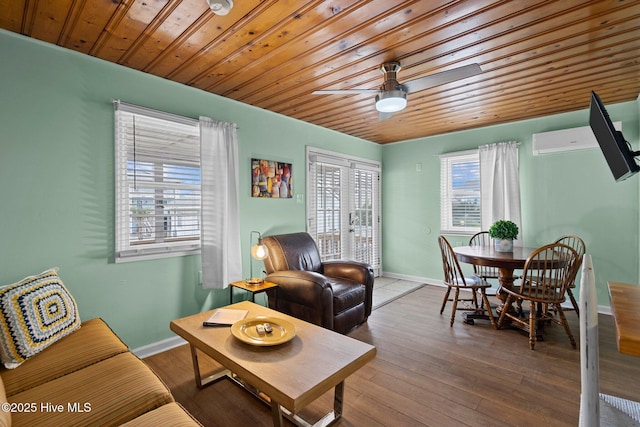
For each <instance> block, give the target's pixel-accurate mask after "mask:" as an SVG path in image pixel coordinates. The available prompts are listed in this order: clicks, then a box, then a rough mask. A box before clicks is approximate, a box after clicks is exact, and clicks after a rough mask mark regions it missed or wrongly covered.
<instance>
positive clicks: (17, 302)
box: [0, 270, 200, 427]
mask: <svg viewBox="0 0 640 427" xmlns="http://www.w3.org/2000/svg"><path fill="white" fill-rule="evenodd" d="M12 293H13V295H12ZM32 295H35V297H33V299H32V300H33V305H32V302H31V301H30V300H29V298H31V296H32ZM12 306H15V307H21V308H22V310H17V311H18V312H23V313H29V312H30V311H31V312H33V310H31V308H33V307H40V308H41V310H40V312H39V313H38V314H35V315H34V314H33V313H32V314H30V315H29V316H30V317H29V316H27V315H22V314H21V315H19V317H16V316H18V315H17V314H16V313H15V311H16V310H13V308H11V307H12ZM36 311H37V310H36ZM34 316H36V317H38V316H40V318H39V319H38V320H37V321H36V320H35V319H34ZM12 319H13V320H16V319H17V322H16V323H12ZM78 320H79V318H78V316H77V307H75V302H74V301H73V299H71V298H70V295H69V294H68V292H66V289H65V288H64V286H63V285H62V282H61V281H60V280H59V278H58V277H57V275H56V274H55V270H49V271H46V272H44V273H42V274H41V275H38V276H31V277H28V278H26V279H24V280H23V281H21V282H20V283H18V284H13V285H9V286H5V287H2V288H0V341H2V342H1V343H0V357H1V359H2V363H3V367H2V368H0V427H5V426H90V425H100V426H115V425H124V426H129V427H133V426H163V425H166V426H168V425H171V426H198V425H200V424H199V423H198V422H197V421H196V420H195V419H194V418H193V417H192V416H191V415H190V414H189V413H187V412H186V411H185V410H184V409H183V408H182V407H181V406H180V405H179V404H178V403H177V402H176V401H175V400H174V398H173V396H172V394H171V392H170V391H169V389H168V388H167V387H166V385H165V384H164V383H163V382H162V380H160V378H158V376H156V374H155V373H154V372H153V371H152V370H151V369H150V368H149V367H148V366H147V365H146V364H145V363H144V362H142V361H141V360H140V359H139V358H138V357H137V356H135V355H134V354H133V353H131V352H130V351H129V349H128V348H127V346H126V345H125V344H124V343H123V342H122V341H121V340H120V338H119V337H118V336H117V335H116V334H115V333H114V332H113V331H112V330H111V329H110V328H109V326H108V325H107V324H106V323H105V322H104V321H103V320H102V319H100V318H93V319H90V320H87V321H83V322H81V323H78ZM37 322H40V323H41V325H40V326H41V328H40V329H41V330H40V332H42V331H45V332H51V328H52V325H54V324H55V325H56V327H55V329H56V334H58V335H55V334H49V335H46V336H45V335H38V333H37V332H36V331H31V332H30V336H31V337H32V338H34V339H33V341H34V342H32V343H29V345H26V344H25V343H24V342H18V341H19V333H20V331H19V330H20V329H25V328H30V327H31V326H29V325H30V324H33V323H37ZM9 335H11V336H13V341H12V340H11V339H8V336H9ZM36 337H37V339H36ZM43 337H44V338H43ZM47 339H50V341H48V342H47ZM16 342H18V343H17V344H16ZM43 342H46V343H45V344H44V346H40V347H37V345H38V344H42V343H43ZM34 345H36V346H34ZM30 349H31V350H30Z"/></svg>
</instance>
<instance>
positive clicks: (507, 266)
mask: <svg viewBox="0 0 640 427" xmlns="http://www.w3.org/2000/svg"><path fill="white" fill-rule="evenodd" d="M536 249H538V248H529V247H524V246H514V247H513V251H512V252H499V251H496V250H495V248H494V247H493V246H490V245H489V246H487V245H485V246H456V247H454V248H453V252H454V253H455V254H456V257H457V258H458V261H461V262H464V263H467V264H473V265H481V266H485V267H495V268H497V269H498V283H499V284H500V286H502V287H505V288H508V289H510V288H511V287H512V286H513V281H514V275H513V272H514V271H515V270H519V269H522V268H524V264H525V262H526V261H527V258H529V255H531V253H532V252H533V251H535V250H536ZM498 293H499V292H498ZM498 297H499V298H500V296H498ZM501 299H503V298H501Z"/></svg>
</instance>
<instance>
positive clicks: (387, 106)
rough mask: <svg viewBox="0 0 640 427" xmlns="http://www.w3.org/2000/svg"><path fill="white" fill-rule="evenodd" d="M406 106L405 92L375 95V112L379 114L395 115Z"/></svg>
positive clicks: (391, 91) (386, 92)
mask: <svg viewBox="0 0 640 427" xmlns="http://www.w3.org/2000/svg"><path fill="white" fill-rule="evenodd" d="M406 106H407V92H405V91H403V90H388V91H385V92H381V93H380V94H379V95H376V110H378V111H379V112H381V113H395V112H397V111H400V110H404V108H405V107H406Z"/></svg>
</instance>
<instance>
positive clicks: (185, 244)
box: [114, 101, 200, 261]
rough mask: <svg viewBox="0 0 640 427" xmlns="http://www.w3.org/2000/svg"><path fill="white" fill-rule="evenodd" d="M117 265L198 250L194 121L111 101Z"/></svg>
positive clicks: (197, 162)
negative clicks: (114, 163) (112, 111)
mask: <svg viewBox="0 0 640 427" xmlns="http://www.w3.org/2000/svg"><path fill="white" fill-rule="evenodd" d="M114 108H115V157H116V174H115V175H116V232H115V238H116V254H115V256H116V261H124V260H127V259H140V258H141V257H146V258H155V257H158V256H175V255H183V254H190V253H197V252H198V251H199V250H200V131H199V127H198V120H194V119H189V118H185V117H180V116H175V115H172V114H168V113H163V112H160V111H155V110H151V109H147V108H144V107H140V106H136V105H132V104H127V103H124V102H121V101H114Z"/></svg>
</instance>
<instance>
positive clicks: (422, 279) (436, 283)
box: [382, 272, 444, 286]
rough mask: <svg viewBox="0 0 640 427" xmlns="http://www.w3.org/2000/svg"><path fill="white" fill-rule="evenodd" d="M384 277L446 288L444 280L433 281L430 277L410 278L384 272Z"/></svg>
mask: <svg viewBox="0 0 640 427" xmlns="http://www.w3.org/2000/svg"><path fill="white" fill-rule="evenodd" d="M382 276H384V277H391V278H392V279H401V280H410V281H412V282H420V283H426V284H427V285H434V286H444V285H443V284H442V279H431V278H429V277H420V276H410V275H408V274H398V273H389V272H383V273H382Z"/></svg>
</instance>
